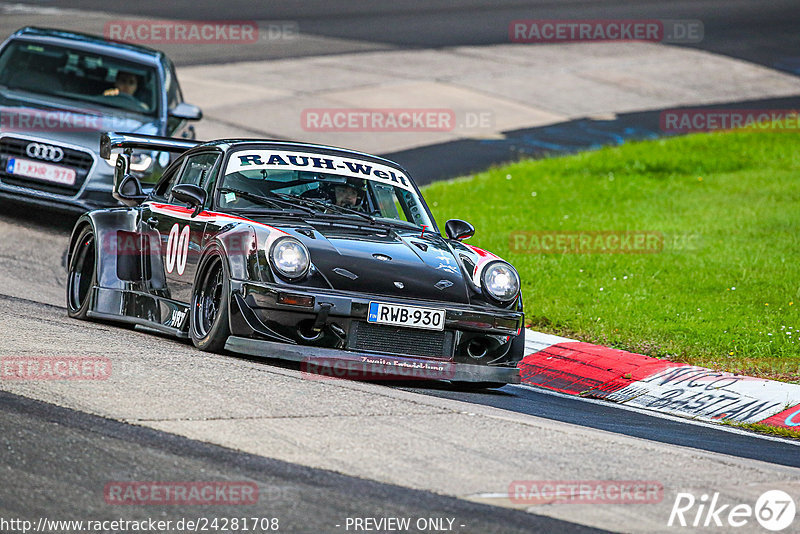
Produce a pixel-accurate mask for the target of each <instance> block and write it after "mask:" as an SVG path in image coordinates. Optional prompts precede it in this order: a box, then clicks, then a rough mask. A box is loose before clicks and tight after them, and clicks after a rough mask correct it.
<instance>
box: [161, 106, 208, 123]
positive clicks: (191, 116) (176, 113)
mask: <svg viewBox="0 0 800 534" xmlns="http://www.w3.org/2000/svg"><path fill="white" fill-rule="evenodd" d="M169 116H170V117H174V118H176V119H183V120H186V121H199V120H200V119H202V118H203V111H202V110H201V109H200V108H198V107H197V106H193V105H192V104H187V103H186V102H181V103H180V104H178V105H177V106H175V107H174V108H172V109H171V110H169Z"/></svg>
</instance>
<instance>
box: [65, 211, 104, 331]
mask: <svg viewBox="0 0 800 534" xmlns="http://www.w3.org/2000/svg"><path fill="white" fill-rule="evenodd" d="M95 249H96V243H95V236H94V232H93V231H92V229H91V228H90V227H88V226H87V227H86V228H84V229H83V230H82V231H81V233H80V234H79V236H78V239H77V241H75V246H74V248H73V249H72V256H71V258H70V261H69V266H68V268H67V314H68V315H69V316H70V317H73V318H75V319H81V320H85V319H86V313H87V312H88V311H89V302H90V301H91V298H90V296H91V292H92V288H93V287H94V286H95V285H97V264H96V262H97V253H96V250H95Z"/></svg>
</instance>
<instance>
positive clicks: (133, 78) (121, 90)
mask: <svg viewBox="0 0 800 534" xmlns="http://www.w3.org/2000/svg"><path fill="white" fill-rule="evenodd" d="M139 82H140V78H139V76H137V75H136V74H133V73H132V72H127V71H124V70H120V71H117V77H116V78H115V79H114V87H112V88H110V89H106V90H105V91H103V96H118V97H119V96H121V97H124V98H127V99H131V100H133V102H135V104H136V106H137V107H138V108H141V110H143V111H146V110H147V109H148V106H147V104H145V103H144V102H142V101H141V100H139V98H138V97H137V96H136V91H138V90H139Z"/></svg>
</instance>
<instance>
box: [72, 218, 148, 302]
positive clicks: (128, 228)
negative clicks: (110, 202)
mask: <svg viewBox="0 0 800 534" xmlns="http://www.w3.org/2000/svg"><path fill="white" fill-rule="evenodd" d="M138 226H139V217H138V213H137V212H135V211H133V210H127V209H124V208H122V209H118V210H116V209H112V210H107V209H105V210H97V211H90V212H88V213H85V214H83V215H81V217H80V218H79V219H78V221H77V222H76V223H75V227H74V228H73V230H72V235H71V237H70V241H69V249H68V250H69V252H68V253H67V266H69V262H70V261H71V260H72V254H73V251H74V249H75V245H76V244H77V240H78V237H79V235H80V233H81V232H82V231H83V229H84V228H86V227H90V228H91V229H92V232H93V233H94V237H95V255H96V258H95V266H96V270H97V283H98V285H99V286H100V287H105V288H113V289H125V288H126V285H127V282H125V281H123V280H121V279H120V277H119V272H120V271H125V270H126V269H128V268H129V267H127V266H126V263H125V262H126V261H128V262H129V263H132V264H134V265H135V264H136V263H137V262H138V261H139V257H140V250H139V249H140V248H141V247H140V241H139V234H138Z"/></svg>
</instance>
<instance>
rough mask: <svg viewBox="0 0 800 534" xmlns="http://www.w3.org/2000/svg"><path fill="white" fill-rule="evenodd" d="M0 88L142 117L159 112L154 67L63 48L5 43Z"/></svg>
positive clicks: (37, 44) (26, 43)
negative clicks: (52, 97)
mask: <svg viewBox="0 0 800 534" xmlns="http://www.w3.org/2000/svg"><path fill="white" fill-rule="evenodd" d="M0 86H4V87H7V88H8V89H12V90H22V91H28V92H32V93H38V94H44V95H51V96H56V97H60V98H69V99H73V100H81V101H84V102H92V103H95V104H99V105H101V106H106V107H110V108H116V109H123V110H126V111H132V112H136V113H142V114H145V115H152V116H155V115H157V113H158V98H157V97H156V95H157V90H158V77H157V76H156V71H155V69H154V68H152V67H149V66H147V65H141V64H137V63H131V62H128V61H123V60H121V59H116V58H114V57H110V56H104V55H100V54H95V53H91V52H84V51H80V50H74V49H71V48H65V47H63V46H55V45H49V44H41V43H33V42H28V41H21V40H20V41H16V42H12V43H10V44H9V45H8V46H7V47H6V48H5V49H4V50H3V53H2V55H0Z"/></svg>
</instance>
